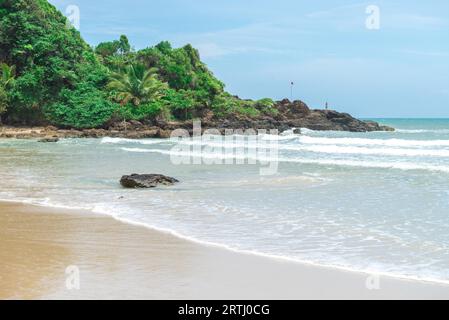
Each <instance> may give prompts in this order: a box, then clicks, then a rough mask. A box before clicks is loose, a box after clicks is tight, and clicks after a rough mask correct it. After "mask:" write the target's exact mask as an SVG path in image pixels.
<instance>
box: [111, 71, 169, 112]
mask: <svg viewBox="0 0 449 320" xmlns="http://www.w3.org/2000/svg"><path fill="white" fill-rule="evenodd" d="M156 72H157V69H156V68H151V69H146V68H145V66H144V65H142V64H130V65H129V66H127V67H125V68H124V70H123V72H113V73H112V74H111V80H110V81H109V84H108V89H109V90H111V91H114V92H115V94H116V95H115V98H116V100H117V101H118V102H120V104H121V105H122V106H124V105H126V104H128V103H130V102H131V103H132V104H133V105H134V106H136V107H137V106H139V105H140V104H142V103H146V102H149V101H153V100H157V99H160V98H161V97H163V91H164V90H165V89H167V88H168V85H167V84H166V83H164V82H161V81H159V79H158V78H157V74H156Z"/></svg>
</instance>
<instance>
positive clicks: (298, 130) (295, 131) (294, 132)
mask: <svg viewBox="0 0 449 320" xmlns="http://www.w3.org/2000/svg"><path fill="white" fill-rule="evenodd" d="M293 134H301V129H298V128H296V129H293Z"/></svg>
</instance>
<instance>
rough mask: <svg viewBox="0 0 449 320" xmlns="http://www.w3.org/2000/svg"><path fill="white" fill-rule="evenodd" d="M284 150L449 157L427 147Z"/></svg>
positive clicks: (338, 147) (319, 147)
mask: <svg viewBox="0 0 449 320" xmlns="http://www.w3.org/2000/svg"><path fill="white" fill-rule="evenodd" d="M280 149H281V150H282V149H284V150H296V151H309V152H317V153H329V154H363V155H386V156H407V157H419V156H430V157H449V150H429V149H402V148H364V147H353V146H351V147H347V146H346V147H345V146H343V147H342V146H337V145H320V146H302V147H283V146H281V147H280Z"/></svg>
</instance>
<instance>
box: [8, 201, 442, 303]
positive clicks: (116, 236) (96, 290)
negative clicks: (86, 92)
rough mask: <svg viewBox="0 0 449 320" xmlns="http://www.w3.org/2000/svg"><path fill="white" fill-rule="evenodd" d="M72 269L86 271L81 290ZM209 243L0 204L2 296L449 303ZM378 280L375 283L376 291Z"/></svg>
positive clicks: (405, 284)
mask: <svg viewBox="0 0 449 320" xmlns="http://www.w3.org/2000/svg"><path fill="white" fill-rule="evenodd" d="M69 266H75V267H76V268H78V269H69V271H72V273H69V274H66V269H67V267H69ZM73 270H79V280H80V281H79V284H80V288H79V290H77V289H76V288H75V289H72V290H69V289H68V288H67V286H66V284H67V283H66V282H67V279H69V281H68V282H69V285H70V284H71V285H73V284H76V282H73V281H70V280H73V279H74V278H73V276H75V275H76V273H73ZM368 276H369V275H366V274H362V273H356V272H346V271H341V270H336V269H331V268H322V267H317V266H312V265H304V264H301V263H295V262H290V261H284V260H278V259H271V258H266V257H261V256H256V255H251V254H243V253H236V252H233V251H229V250H226V249H223V248H220V247H214V246H206V245H201V244H198V243H194V242H191V241H187V240H184V239H180V238H177V237H175V236H173V235H170V234H166V233H162V232H159V231H156V230H151V229H148V228H144V227H140V226H133V225H129V224H125V223H122V222H120V221H116V220H114V219H113V218H111V217H107V216H100V215H94V214H90V213H88V212H76V211H69V210H62V209H51V208H44V207H36V206H31V205H22V204H12V203H0V298H1V299H449V286H447V285H439V284H433V283H425V282H420V281H408V280H399V279H395V278H390V277H384V276H382V277H380V278H379V283H378V285H379V286H378V289H374V290H370V289H368V287H367V285H366V283H367V278H368ZM376 281H377V280H376V278H371V282H370V283H371V284H372V287H374V288H376V287H377V283H376Z"/></svg>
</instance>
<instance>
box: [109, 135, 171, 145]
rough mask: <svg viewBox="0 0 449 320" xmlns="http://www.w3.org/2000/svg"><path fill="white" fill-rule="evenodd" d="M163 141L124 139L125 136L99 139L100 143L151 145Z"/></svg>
mask: <svg viewBox="0 0 449 320" xmlns="http://www.w3.org/2000/svg"><path fill="white" fill-rule="evenodd" d="M163 142H165V141H163V140H157V139H151V140H150V139H125V138H109V137H106V138H103V139H101V144H126V143H135V144H145V145H152V144H159V143H163Z"/></svg>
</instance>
